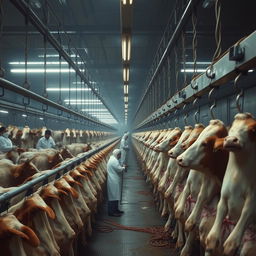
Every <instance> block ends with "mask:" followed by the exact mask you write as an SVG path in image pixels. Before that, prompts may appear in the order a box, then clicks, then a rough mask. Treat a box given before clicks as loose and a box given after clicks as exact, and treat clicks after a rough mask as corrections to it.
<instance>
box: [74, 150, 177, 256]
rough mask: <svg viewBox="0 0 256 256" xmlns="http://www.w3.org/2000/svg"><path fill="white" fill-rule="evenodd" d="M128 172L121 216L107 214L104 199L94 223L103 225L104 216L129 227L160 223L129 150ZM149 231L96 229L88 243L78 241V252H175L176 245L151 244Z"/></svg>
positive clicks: (143, 255) (132, 255)
mask: <svg viewBox="0 0 256 256" xmlns="http://www.w3.org/2000/svg"><path fill="white" fill-rule="evenodd" d="M128 165H129V167H128V172H127V173H125V174H124V184H123V200H122V205H121V209H122V210H123V211H124V212H125V214H124V215H123V216H122V217H119V218H118V217H109V216H108V215H107V211H106V210H107V209H106V203H105V204H104V205H103V207H102V209H101V210H100V212H99V214H98V216H97V219H96V225H105V224H104V223H103V220H104V219H108V220H113V221H115V222H117V223H120V224H122V225H127V226H132V227H153V226H163V225H164V223H165V220H164V219H161V217H160V215H159V213H158V211H157V209H156V207H155V205H154V203H153V198H152V195H151V191H150V187H149V185H148V184H146V182H145V180H144V177H143V175H142V173H141V171H140V170H139V169H138V165H137V162H136V158H135V155H134V152H133V151H132V150H130V152H129V154H128ZM150 237H151V235H150V234H147V233H141V232H134V231H127V230H114V231H113V232H111V233H101V232H98V231H97V230H96V229H94V231H93V236H92V238H91V239H90V240H89V241H88V245H87V246H86V247H83V246H82V245H81V244H80V245H79V248H78V249H79V253H78V256H84V255H90V256H110V255H111V256H113V255H116V256H153V255H154V256H155V255H157V256H167V255H168V256H175V255H176V253H175V252H174V251H175V249H170V248H159V247H153V246H151V245H150V244H149V240H150Z"/></svg>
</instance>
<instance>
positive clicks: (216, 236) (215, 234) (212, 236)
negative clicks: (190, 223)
mask: <svg viewBox="0 0 256 256" xmlns="http://www.w3.org/2000/svg"><path fill="white" fill-rule="evenodd" d="M227 212H228V206H227V201H226V198H224V197H221V199H220V201H219V203H218V207H217V215H216V218H215V221H214V224H213V226H212V228H211V231H210V232H209V234H208V236H207V238H206V250H207V251H213V250H214V249H215V248H216V247H219V244H220V237H221V227H222V222H223V220H224V218H225V216H226V214H227Z"/></svg>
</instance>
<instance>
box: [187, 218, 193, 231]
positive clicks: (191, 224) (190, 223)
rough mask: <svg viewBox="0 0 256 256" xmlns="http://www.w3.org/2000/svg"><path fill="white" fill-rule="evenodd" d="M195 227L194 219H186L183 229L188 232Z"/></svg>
mask: <svg viewBox="0 0 256 256" xmlns="http://www.w3.org/2000/svg"><path fill="white" fill-rule="evenodd" d="M194 227H195V222H194V220H191V219H188V220H187V221H186V223H185V231H187V232H190V231H191V230H193V228H194Z"/></svg>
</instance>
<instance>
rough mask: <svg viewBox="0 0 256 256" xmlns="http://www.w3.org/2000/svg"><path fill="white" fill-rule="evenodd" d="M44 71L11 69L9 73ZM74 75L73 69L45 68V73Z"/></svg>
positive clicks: (37, 69)
mask: <svg viewBox="0 0 256 256" xmlns="http://www.w3.org/2000/svg"><path fill="white" fill-rule="evenodd" d="M80 71H82V72H83V71H84V70H83V69H80ZM44 72H45V69H44V68H28V69H27V71H26V69H24V68H13V69H11V73H44ZM59 72H61V73H69V72H71V73H75V70H74V69H69V68H62V69H58V68H47V69H46V73H59Z"/></svg>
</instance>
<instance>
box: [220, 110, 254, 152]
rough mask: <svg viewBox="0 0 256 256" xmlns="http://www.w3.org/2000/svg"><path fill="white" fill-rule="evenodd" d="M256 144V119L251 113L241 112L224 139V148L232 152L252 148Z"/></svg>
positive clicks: (247, 150)
mask: <svg viewBox="0 0 256 256" xmlns="http://www.w3.org/2000/svg"><path fill="white" fill-rule="evenodd" d="M255 145H256V120H255V119H254V118H253V116H252V115H251V114H249V113H239V114H237V115H236V116H235V120H234V121H233V124H232V126H231V128H230V130H229V132H228V136H227V137H226V138H225V140H224V144H223V147H224V149H226V150H228V151H232V152H237V151H241V150H244V151H246V152H248V153H249V154H250V149H252V147H255Z"/></svg>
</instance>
